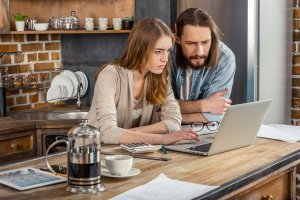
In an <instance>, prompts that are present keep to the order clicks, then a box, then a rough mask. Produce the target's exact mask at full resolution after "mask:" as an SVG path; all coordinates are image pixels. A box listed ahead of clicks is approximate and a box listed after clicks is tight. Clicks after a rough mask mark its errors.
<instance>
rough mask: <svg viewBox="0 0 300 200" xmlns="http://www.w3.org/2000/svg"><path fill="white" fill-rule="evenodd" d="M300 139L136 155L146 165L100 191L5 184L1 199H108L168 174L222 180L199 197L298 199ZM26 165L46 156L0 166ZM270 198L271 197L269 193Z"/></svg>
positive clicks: (57, 159)
mask: <svg viewBox="0 0 300 200" xmlns="http://www.w3.org/2000/svg"><path fill="white" fill-rule="evenodd" d="M299 149H300V143H295V144H289V143H285V142H280V141H275V140H267V139H257V140H256V142H255V144H253V145H251V146H248V147H245V148H240V149H236V150H233V151H229V152H226V153H222V154H218V155H214V156H209V157H204V156H197V155H192V154H184V153H179V152H174V151H169V154H167V155H164V154H163V153H162V152H160V151H159V152H155V153H152V154H149V155H151V156H166V157H170V158H172V160H171V161H167V162H164V161H154V160H145V159H137V158H136V159H135V160H134V167H136V168H139V169H141V171H142V173H141V174H139V175H138V176H134V177H131V178H124V179H114V178H107V177H102V182H103V184H104V185H105V187H106V190H105V191H104V192H101V193H100V192H99V193H96V194H72V193H69V192H66V191H65V187H66V183H62V184H56V185H52V186H46V187H42V188H37V189H32V190H28V191H23V192H20V191H17V190H14V189H12V188H9V187H6V186H4V185H0V199H14V200H17V199H24V200H25V199H26V200H27V199H35V200H36V199H66V200H67V199H72V200H77V199H78V200H79V199H97V200H99V199H109V198H111V197H114V196H116V195H118V194H120V193H123V192H125V191H127V190H129V189H132V188H135V187H137V186H140V185H143V184H145V183H147V182H149V181H151V180H152V179H154V178H156V177H157V176H158V175H159V174H160V173H164V174H165V175H166V176H168V177H169V178H173V179H178V180H182V181H188V182H193V183H200V184H206V185H219V186H221V187H219V188H217V189H215V190H213V191H211V192H209V193H207V194H205V195H202V196H200V197H197V198H196V199H250V198H251V199H263V198H262V196H263V195H265V196H267V195H272V196H273V197H274V199H295V195H296V194H295V193H296V189H295V184H296V166H297V165H298V163H299V160H300V159H299V158H300V152H299ZM103 151H114V152H115V151H122V150H120V149H119V147H117V146H113V145H111V146H110V145H109V146H105V147H103ZM50 162H51V164H65V163H66V154H63V155H59V156H58V155H56V156H52V157H51V158H50ZM24 166H32V167H36V168H40V167H43V166H45V163H44V159H36V160H32V161H28V162H24V163H19V164H15V165H10V166H4V167H1V168H0V171H4V170H8V169H14V168H19V167H24ZM269 197H270V196H269Z"/></svg>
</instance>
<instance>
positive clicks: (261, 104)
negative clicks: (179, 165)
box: [165, 100, 272, 156]
mask: <svg viewBox="0 0 300 200" xmlns="http://www.w3.org/2000/svg"><path fill="white" fill-rule="evenodd" d="M271 102H272V100H262V101H255V102H251V103H244V104H238V105H232V106H230V107H229V108H228V110H227V111H226V113H225V115H224V118H223V120H222V122H221V124H220V125H219V128H218V131H217V132H216V135H215V137H213V138H212V139H210V140H209V139H208V140H206V139H203V140H200V141H197V142H196V141H193V142H191V143H183V144H173V145H166V146H165V147H166V148H167V149H169V150H174V151H180V152H185V153H192V154H198V155H204V156H210V155H214V154H218V153H222V152H225V151H230V150H233V149H237V148H241V147H245V146H248V145H251V144H253V143H254V142H255V138H256V135H257V133H258V131H259V129H260V127H261V125H262V123H263V121H264V119H265V117H266V115H267V112H268V110H269V107H270V105H271Z"/></svg>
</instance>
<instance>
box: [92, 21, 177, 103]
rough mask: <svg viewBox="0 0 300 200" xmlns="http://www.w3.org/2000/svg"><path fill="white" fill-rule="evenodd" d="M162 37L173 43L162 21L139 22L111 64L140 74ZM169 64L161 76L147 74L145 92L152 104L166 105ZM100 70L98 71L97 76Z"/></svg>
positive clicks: (171, 35) (168, 63)
mask: <svg viewBox="0 0 300 200" xmlns="http://www.w3.org/2000/svg"><path fill="white" fill-rule="evenodd" d="M163 35H166V36H170V37H171V38H172V41H173V43H174V35H173V34H172V31H171V30H170V29H169V28H168V26H167V25H166V24H165V23H164V22H163V21H161V20H159V19H157V18H145V19H143V20H141V21H140V22H138V23H137V24H136V25H135V26H134V27H133V29H132V31H131V32H130V34H129V37H128V40H127V44H126V47H125V51H124V54H123V55H122V56H121V57H120V58H118V59H116V60H115V61H114V62H113V63H112V64H116V65H120V66H121V67H124V68H126V69H129V70H138V71H139V72H140V73H141V71H142V69H143V67H144V66H145V64H146V63H147V62H148V60H149V58H150V55H151V54H153V52H154V48H155V45H156V42H157V41H158V40H159V39H160V38H161V36H163ZM170 64H171V61H170V58H169V59H168V62H167V64H166V67H165V69H164V70H163V72H162V73H161V74H154V73H147V75H146V78H145V81H146V82H147V88H146V91H145V92H146V99H147V101H148V102H151V103H152V104H165V103H166V95H167V90H168V85H169V73H170V72H169V71H170ZM105 66H107V65H105ZM105 66H104V67H105ZM104 67H102V69H103V68H104ZM102 69H100V70H99V71H98V73H97V75H98V74H99V73H100V71H101V70H102Z"/></svg>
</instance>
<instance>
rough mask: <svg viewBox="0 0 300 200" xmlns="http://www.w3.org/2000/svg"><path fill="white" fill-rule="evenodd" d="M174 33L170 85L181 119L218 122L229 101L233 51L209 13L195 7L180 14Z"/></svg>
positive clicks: (184, 120) (233, 69)
mask: <svg viewBox="0 0 300 200" xmlns="http://www.w3.org/2000/svg"><path fill="white" fill-rule="evenodd" d="M175 34H176V49H175V53H174V54H176V55H174V54H173V63H172V88H173V92H174V95H175V98H176V99H177V100H178V102H179V105H180V110H181V114H182V123H183V124H186V123H190V122H208V121H218V122H220V121H221V120H222V117H223V115H224V114H225V112H226V110H227V109H228V107H229V106H230V105H231V103H232V101H231V100H230V99H229V97H230V93H231V89H232V85H233V79H234V73H235V68H236V64H235V56H234V54H233V52H232V51H231V50H230V49H229V48H228V47H227V46H226V45H225V44H224V43H223V42H221V41H220V38H221V32H220V30H219V28H218V27H217V25H216V23H215V22H214V20H213V19H212V17H211V16H210V15H208V14H207V13H206V12H205V11H203V10H201V9H199V8H189V9H187V10H185V11H184V12H182V13H181V14H180V16H179V17H178V19H177V21H176V26H175Z"/></svg>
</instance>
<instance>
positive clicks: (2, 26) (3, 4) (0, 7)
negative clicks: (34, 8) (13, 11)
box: [0, 0, 10, 33]
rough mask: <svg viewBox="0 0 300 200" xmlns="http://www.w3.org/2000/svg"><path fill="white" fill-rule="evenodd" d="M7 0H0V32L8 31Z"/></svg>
mask: <svg viewBox="0 0 300 200" xmlns="http://www.w3.org/2000/svg"><path fill="white" fill-rule="evenodd" d="M9 26H10V23H9V0H0V33H9Z"/></svg>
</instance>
